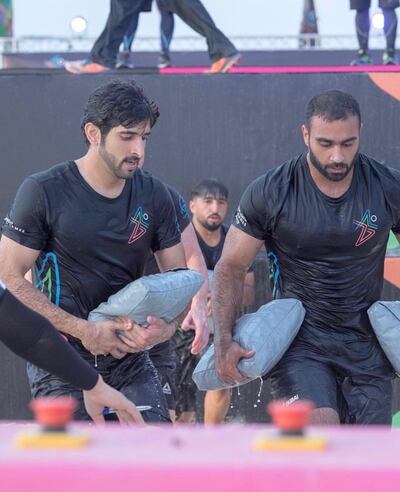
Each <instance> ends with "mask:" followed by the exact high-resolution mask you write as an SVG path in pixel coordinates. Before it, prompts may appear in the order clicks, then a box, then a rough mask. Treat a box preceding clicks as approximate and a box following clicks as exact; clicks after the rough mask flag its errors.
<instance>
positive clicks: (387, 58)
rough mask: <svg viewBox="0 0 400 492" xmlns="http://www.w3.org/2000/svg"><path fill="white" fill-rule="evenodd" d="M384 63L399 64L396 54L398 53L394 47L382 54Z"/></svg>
mask: <svg viewBox="0 0 400 492" xmlns="http://www.w3.org/2000/svg"><path fill="white" fill-rule="evenodd" d="M382 63H383V64H384V65H398V64H399V60H398V58H397V56H396V53H395V51H394V50H393V49H391V50H386V51H385V52H384V53H383V55H382Z"/></svg>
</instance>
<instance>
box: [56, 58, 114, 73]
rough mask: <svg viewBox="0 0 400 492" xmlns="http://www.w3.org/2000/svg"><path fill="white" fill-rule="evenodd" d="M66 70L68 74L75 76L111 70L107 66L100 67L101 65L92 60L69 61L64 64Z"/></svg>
mask: <svg viewBox="0 0 400 492" xmlns="http://www.w3.org/2000/svg"><path fill="white" fill-rule="evenodd" d="M64 68H65V70H66V71H67V72H69V73H74V74H80V73H101V72H107V71H108V70H110V69H109V68H108V67H106V66H105V65H100V63H94V62H92V61H91V60H76V61H68V62H65V63H64Z"/></svg>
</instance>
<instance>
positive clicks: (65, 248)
mask: <svg viewBox="0 0 400 492" xmlns="http://www.w3.org/2000/svg"><path fill="white" fill-rule="evenodd" d="M158 116H159V112H158V108H157V106H156V105H155V104H154V103H153V102H151V101H150V100H149V99H148V98H147V97H146V96H145V94H144V93H143V90H142V89H141V88H140V87H139V86H138V85H137V84H136V83H135V82H134V81H132V80H131V81H121V80H114V81H111V82H109V83H107V84H105V85H103V86H101V87H98V88H97V89H95V90H94V91H93V92H92V93H91V94H90V96H89V99H88V102H87V104H86V107H85V109H84V113H83V119H82V125H81V127H82V132H83V136H84V138H85V141H86V143H87V146H88V150H87V152H86V154H85V155H84V156H82V157H81V158H79V159H77V160H71V161H67V162H63V163H61V164H57V165H56V166H54V167H52V168H50V169H49V170H46V171H43V172H39V173H36V174H33V175H32V176H30V177H28V178H27V179H25V181H24V182H23V183H22V185H21V186H20V188H19V190H18V192H17V195H16V197H15V200H14V203H13V205H12V208H11V211H10V212H9V214H8V216H7V217H6V218H5V220H4V224H3V229H2V239H1V242H0V278H2V279H3V280H4V282H6V284H7V287H8V288H9V289H10V291H11V292H12V293H14V294H15V295H16V297H17V298H19V299H20V300H21V301H22V302H24V303H25V304H26V305H27V306H29V307H30V308H32V309H33V310H35V311H37V312H38V313H40V314H42V315H43V316H44V317H46V318H47V319H48V320H49V321H50V322H51V323H52V324H53V325H54V326H55V328H57V329H58V330H59V331H61V332H62V333H63V334H64V335H65V337H66V338H67V339H68V341H69V343H70V344H71V346H72V347H73V348H75V349H76V350H77V351H78V353H79V354H80V355H81V356H82V357H83V358H84V359H85V360H86V361H88V362H89V363H90V364H92V365H94V366H95V368H96V369H97V370H98V372H100V374H101V375H102V377H103V378H104V380H105V381H106V382H107V383H109V384H110V385H111V386H113V387H114V388H116V389H118V390H120V391H121V392H122V393H123V394H124V395H125V396H126V397H127V398H128V399H129V400H131V401H133V402H134V403H135V404H136V405H141V406H144V407H145V408H146V410H145V411H144V412H143V414H142V415H143V418H144V420H145V421H149V422H166V421H169V415H168V410H167V408H166V403H165V398H164V395H163V393H162V389H161V386H160V383H159V379H158V376H157V372H156V370H155V368H154V366H153V364H152V363H151V361H150V359H149V356H148V353H147V351H146V349H147V348H148V347H150V346H153V345H155V344H157V343H160V342H163V341H165V340H167V339H168V338H170V337H171V336H172V335H173V333H174V332H175V329H176V326H177V323H178V321H179V322H180V321H181V319H179V320H177V321H176V322H172V323H169V324H167V323H166V322H164V321H163V320H161V319H159V318H156V317H153V316H149V317H148V319H147V322H148V326H147V328H143V327H141V326H139V325H137V324H135V323H134V322H132V321H130V320H128V319H127V318H119V319H115V320H104V321H96V322H91V321H87V317H88V314H89V312H90V311H91V310H93V309H94V308H96V307H97V306H98V305H99V304H100V303H101V302H104V301H106V300H107V299H108V297H109V296H110V295H112V294H114V293H116V292H118V291H119V290H120V289H121V288H123V287H125V286H126V285H127V284H128V283H130V282H132V281H134V280H136V279H137V278H139V277H141V276H142V274H143V268H144V264H145V260H146V258H147V256H148V254H149V252H150V251H153V252H154V254H155V255H156V257H157V261H158V263H159V265H160V267H161V269H162V270H169V269H172V268H180V267H185V266H186V262H185V255H184V251H183V248H182V245H181V242H180V231H179V228H178V225H177V218H176V213H175V209H174V205H173V203H172V200H171V196H170V194H169V192H168V190H167V189H166V187H165V186H164V185H163V184H162V183H161V182H160V181H159V180H158V179H156V178H155V177H154V176H152V175H151V174H149V173H146V172H143V171H142V167H143V164H144V157H145V149H146V142H147V140H148V138H149V136H150V133H151V129H152V127H153V126H154V124H155V123H156V121H157V118H158ZM32 267H34V268H33V271H34V275H33V285H32V284H30V283H29V282H28V281H27V280H25V278H24V276H25V274H26V273H27V272H28V271H29V270H31V269H32ZM35 287H36V288H35ZM28 375H29V380H30V384H31V390H32V394H33V396H35V397H37V396H58V395H71V396H74V397H75V398H76V399H77V400H78V401H79V407H78V410H77V413H76V418H78V419H87V418H88V416H87V414H86V412H85V409H84V406H83V402H82V392H81V391H80V390H79V389H78V388H76V387H75V386H73V385H71V384H68V383H66V382H65V381H64V380H62V379H60V378H58V377H56V376H55V375H52V374H50V373H48V372H46V371H43V370H41V369H39V368H37V367H36V366H33V365H30V366H29V367H28Z"/></svg>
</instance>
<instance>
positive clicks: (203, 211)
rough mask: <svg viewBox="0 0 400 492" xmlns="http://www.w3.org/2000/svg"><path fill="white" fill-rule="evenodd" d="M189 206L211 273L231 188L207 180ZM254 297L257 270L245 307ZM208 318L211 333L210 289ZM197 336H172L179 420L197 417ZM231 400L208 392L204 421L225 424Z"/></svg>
mask: <svg viewBox="0 0 400 492" xmlns="http://www.w3.org/2000/svg"><path fill="white" fill-rule="evenodd" d="M189 207H190V211H191V213H192V224H193V227H194V230H195V232H196V235H197V239H198V243H199V245H200V249H201V252H202V253H203V256H204V260H205V263H206V267H207V269H208V271H209V272H213V270H214V268H215V265H216V264H217V262H218V260H219V259H220V257H221V253H222V248H223V246H224V242H225V237H226V234H227V232H228V226H226V225H225V224H224V223H223V221H224V219H225V217H226V213H227V211H228V189H227V188H226V186H225V185H224V184H223V183H221V182H220V181H218V180H217V179H213V178H208V179H205V180H203V181H201V182H200V183H199V184H198V185H196V186H195V187H194V188H193V190H192V193H191V200H190V203H189ZM210 278H211V275H210ZM211 283H212V282H210V284H211ZM210 287H211V285H210ZM253 299H254V272H253V271H251V270H250V271H249V272H247V275H246V277H245V286H244V295H243V306H244V307H245V306H248V305H250V304H251V303H252V302H253ZM208 319H209V321H210V325H211V332H212V331H213V330H212V324H213V323H212V309H211V292H209V296H208ZM194 336H195V335H194V333H193V331H192V332H184V331H182V330H180V329H178V331H177V333H176V334H175V336H174V337H173V339H172V340H173V343H174V344H175V346H176V352H177V358H178V370H177V375H176V377H177V387H178V392H177V393H178V402H177V411H178V413H179V419H178V421H179V422H180V423H189V422H194V420H195V410H196V394H197V388H196V385H195V383H194V382H193V379H192V373H193V370H194V367H195V366H196V364H197V362H198V358H197V357H195V356H193V355H192V354H191V353H190V346H191V343H192V340H193V338H194ZM229 402H230V390H229V389H222V390H216V391H207V393H206V395H205V400H204V423H205V424H221V423H223V422H224V419H225V417H226V414H227V412H228V408H229Z"/></svg>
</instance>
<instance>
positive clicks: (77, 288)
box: [2, 161, 180, 350]
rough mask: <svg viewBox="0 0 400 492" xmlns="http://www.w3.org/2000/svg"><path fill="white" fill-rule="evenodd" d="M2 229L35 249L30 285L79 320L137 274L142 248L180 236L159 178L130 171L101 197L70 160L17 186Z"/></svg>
mask: <svg viewBox="0 0 400 492" xmlns="http://www.w3.org/2000/svg"><path fill="white" fill-rule="evenodd" d="M2 232H3V234H4V235H5V236H7V237H9V238H11V239H13V240H14V241H16V242H18V243H20V244H22V245H24V246H27V247H28V248H31V249H35V250H40V254H39V257H38V259H37V262H36V272H35V277H37V279H36V282H35V285H36V287H38V288H39V289H41V290H42V292H43V293H44V294H45V295H46V296H47V297H48V298H49V299H50V300H51V301H52V302H53V303H55V304H57V305H59V306H60V307H61V308H63V309H64V310H65V311H67V312H69V313H71V314H73V315H75V316H78V317H81V318H87V316H88V313H89V312H90V311H91V310H92V309H94V308H96V307H97V306H98V305H99V304H100V303H101V302H103V301H106V300H107V299H108V297H109V296H110V295H111V294H114V293H116V292H117V291H119V290H120V289H121V288H123V287H125V286H126V285H127V284H128V283H129V282H132V281H133V280H136V279H137V278H139V277H141V276H142V274H143V268H144V264H145V260H146V258H147V256H148V253H149V250H152V251H157V250H161V249H164V248H169V247H171V246H174V245H176V244H178V243H179V241H180V232H179V229H178V226H177V219H176V214H175V209H174V205H173V203H172V200H171V197H170V195H169V193H168V191H167V189H166V187H165V186H164V185H163V184H162V183H161V182H160V181H159V180H157V179H156V178H154V177H153V176H152V175H150V174H148V173H145V172H142V171H136V172H135V173H134V175H133V177H132V179H131V180H127V181H126V184H125V187H124V189H123V191H122V193H121V194H120V196H118V197H117V198H113V199H111V198H106V197H104V196H102V195H100V194H98V193H97V192H96V191H94V190H93V189H92V188H91V187H90V186H89V185H88V183H87V182H86V181H85V180H84V179H83V177H82V176H81V174H80V172H79V170H78V168H77V166H76V164H75V162H72V161H71V162H66V163H62V164H58V165H56V166H54V167H53V168H51V169H49V170H47V171H44V172H41V173H38V174H35V175H33V176H31V177H29V178H27V179H26V180H25V181H24V182H23V183H22V185H21V187H20V189H19V190H18V193H17V195H16V198H15V200H14V203H13V206H12V209H11V212H10V214H9V216H8V217H7V218H6V219H5V221H4V224H3V230H2ZM78 347H79V348H80V349H82V350H83V347H81V346H80V344H79V343H78Z"/></svg>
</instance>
